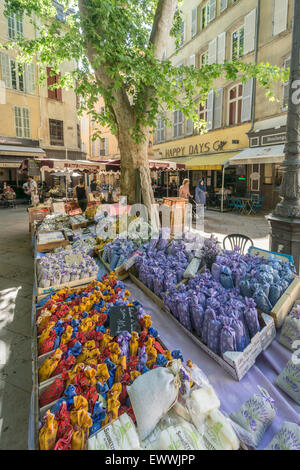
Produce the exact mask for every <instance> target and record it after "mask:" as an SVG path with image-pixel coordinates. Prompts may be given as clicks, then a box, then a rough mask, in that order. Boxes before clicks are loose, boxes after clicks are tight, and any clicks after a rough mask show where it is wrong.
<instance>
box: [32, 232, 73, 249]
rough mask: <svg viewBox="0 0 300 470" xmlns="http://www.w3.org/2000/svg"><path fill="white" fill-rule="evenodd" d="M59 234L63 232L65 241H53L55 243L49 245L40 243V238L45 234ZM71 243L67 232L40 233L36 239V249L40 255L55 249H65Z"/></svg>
mask: <svg viewBox="0 0 300 470" xmlns="http://www.w3.org/2000/svg"><path fill="white" fill-rule="evenodd" d="M57 232H61V233H62V234H63V236H64V240H57V241H53V242H48V243H43V244H42V243H39V236H40V235H41V234H43V233H47V234H51V233H57ZM69 244H70V242H69V240H68V238H67V236H66V234H65V232H64V231H63V230H55V231H53V232H39V233H38V234H37V237H36V249H37V251H38V252H40V253H47V252H48V251H51V250H53V249H54V248H61V247H64V246H67V245H69Z"/></svg>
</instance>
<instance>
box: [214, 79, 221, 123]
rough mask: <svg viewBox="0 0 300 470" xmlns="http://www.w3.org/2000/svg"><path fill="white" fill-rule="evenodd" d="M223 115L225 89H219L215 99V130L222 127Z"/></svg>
mask: <svg viewBox="0 0 300 470" xmlns="http://www.w3.org/2000/svg"><path fill="white" fill-rule="evenodd" d="M222 113H223V88H219V89H218V90H217V91H216V92H215V97H214V129H220V128H221V127H222Z"/></svg>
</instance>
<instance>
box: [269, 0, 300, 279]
mask: <svg viewBox="0 0 300 470" xmlns="http://www.w3.org/2000/svg"><path fill="white" fill-rule="evenodd" d="M294 3H295V4H294V20H293V40H292V41H293V43H292V54H291V72H290V93H289V107H288V118H287V143H286V146H285V149H284V153H285V159H284V162H283V164H282V169H283V180H282V184H281V188H280V196H281V201H280V202H279V204H278V205H277V206H276V208H275V209H274V211H273V213H272V214H271V215H270V216H268V221H269V225H270V228H271V239H270V249H271V251H276V252H282V253H286V254H291V255H293V258H294V261H295V265H296V268H297V271H298V273H299V271H300V1H295V2H294Z"/></svg>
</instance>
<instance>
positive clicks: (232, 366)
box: [129, 272, 276, 381]
mask: <svg viewBox="0 0 300 470" xmlns="http://www.w3.org/2000/svg"><path fill="white" fill-rule="evenodd" d="M129 277H130V279H131V280H132V281H133V282H134V283H135V284H136V285H137V286H138V287H139V288H140V289H141V290H142V291H143V292H144V293H145V294H146V295H147V296H148V297H150V299H152V300H153V301H154V302H155V303H156V305H158V307H160V308H161V309H162V310H164V312H166V314H167V315H168V317H169V318H170V320H171V321H174V323H175V324H177V325H179V326H180V328H181V329H182V330H183V331H184V332H185V333H186V334H187V335H188V336H189V337H190V338H191V339H192V340H193V341H194V342H195V343H196V344H197V345H198V346H199V347H200V348H201V349H203V350H204V351H205V352H206V353H207V354H208V355H209V356H210V357H212V358H213V359H214V360H215V361H216V362H217V363H218V364H219V365H220V366H221V367H222V368H223V369H224V370H226V372H228V373H229V374H230V375H231V376H232V377H233V378H234V379H235V380H237V381H240V380H242V378H243V377H244V376H245V375H246V373H247V372H248V371H249V370H250V369H251V367H252V366H253V365H254V364H255V361H256V359H257V357H258V356H259V354H260V353H261V352H262V351H264V350H265V349H267V348H268V347H269V346H270V344H271V343H272V341H273V340H274V339H275V337H276V329H275V323H274V319H273V318H272V317H271V316H270V315H267V314H265V313H262V314H261V315H260V318H259V321H260V325H261V328H262V329H261V331H260V332H259V333H257V334H256V335H255V336H254V338H252V340H251V343H250V344H249V345H248V346H247V348H246V349H245V350H244V351H243V352H226V353H225V354H224V355H223V358H222V357H220V356H218V355H217V354H215V353H214V352H213V351H211V349H209V348H208V347H207V346H206V345H205V344H204V343H202V341H201V339H200V338H199V337H198V336H197V335H195V334H194V333H193V332H191V331H189V330H188V329H187V328H185V327H184V326H183V325H182V324H181V323H180V322H179V320H177V319H176V318H175V317H174V315H173V314H172V313H171V312H170V310H169V308H168V307H166V306H165V305H164V303H163V301H162V299H160V298H159V297H157V295H155V294H154V292H152V291H151V290H150V289H149V288H148V287H147V286H145V284H143V283H142V282H141V281H140V280H139V279H138V278H137V277H136V276H135V275H134V274H133V273H132V272H129ZM170 328H172V327H171V325H170Z"/></svg>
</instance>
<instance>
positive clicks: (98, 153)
mask: <svg viewBox="0 0 300 470" xmlns="http://www.w3.org/2000/svg"><path fill="white" fill-rule="evenodd" d="M100 155H101V143H100V139H99V138H98V139H97V157H100Z"/></svg>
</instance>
